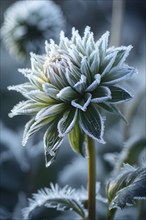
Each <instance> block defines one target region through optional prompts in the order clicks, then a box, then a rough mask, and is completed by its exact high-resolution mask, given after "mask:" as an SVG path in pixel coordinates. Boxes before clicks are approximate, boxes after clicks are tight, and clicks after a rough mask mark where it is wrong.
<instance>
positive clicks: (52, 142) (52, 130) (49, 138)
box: [44, 119, 63, 167]
mask: <svg viewBox="0 0 146 220" xmlns="http://www.w3.org/2000/svg"><path fill="white" fill-rule="evenodd" d="M57 123H58V119H56V120H54V121H52V122H51V123H50V124H49V127H48V129H47V131H46V132H45V135H44V150H45V160H46V167H48V166H50V165H51V164H52V162H53V161H54V160H55V158H56V155H57V152H58V149H59V147H60V145H61V143H62V140H63V138H62V137H59V133H58V130H57Z"/></svg>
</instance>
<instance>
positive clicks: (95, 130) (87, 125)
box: [79, 104, 105, 144]
mask: <svg viewBox="0 0 146 220" xmlns="http://www.w3.org/2000/svg"><path fill="white" fill-rule="evenodd" d="M79 124H80V126H81V128H82V129H83V131H84V132H85V133H86V134H87V135H89V136H90V137H92V138H93V139H95V140H97V141H98V142H100V143H102V144H103V143H105V142H104V140H103V138H102V136H103V132H104V123H103V119H102V118H101V116H100V114H99V112H98V111H97V109H96V108H95V106H94V105H93V104H91V105H90V106H89V107H88V109H87V110H86V111H85V112H82V111H80V112H79Z"/></svg>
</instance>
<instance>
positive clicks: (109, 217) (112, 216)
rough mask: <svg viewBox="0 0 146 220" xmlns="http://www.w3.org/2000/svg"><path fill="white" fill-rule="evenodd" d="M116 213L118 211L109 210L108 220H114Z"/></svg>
mask: <svg viewBox="0 0 146 220" xmlns="http://www.w3.org/2000/svg"><path fill="white" fill-rule="evenodd" d="M115 213H116V209H111V210H108V220H113V219H114V216H115Z"/></svg>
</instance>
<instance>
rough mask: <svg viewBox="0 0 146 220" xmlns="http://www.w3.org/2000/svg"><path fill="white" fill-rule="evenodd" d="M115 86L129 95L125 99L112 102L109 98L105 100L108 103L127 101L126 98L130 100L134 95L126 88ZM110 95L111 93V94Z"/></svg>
mask: <svg viewBox="0 0 146 220" xmlns="http://www.w3.org/2000/svg"><path fill="white" fill-rule="evenodd" d="M117 88H120V89H122V90H123V91H124V92H126V93H128V94H129V96H130V97H129V98H127V99H123V100H119V101H116V102H112V101H110V100H107V103H108V104H120V103H123V102H126V101H128V100H130V99H132V98H133V97H134V95H132V94H131V93H130V92H129V91H128V90H127V89H125V88H122V87H121V86H118V87H117ZM111 95H112V94H111Z"/></svg>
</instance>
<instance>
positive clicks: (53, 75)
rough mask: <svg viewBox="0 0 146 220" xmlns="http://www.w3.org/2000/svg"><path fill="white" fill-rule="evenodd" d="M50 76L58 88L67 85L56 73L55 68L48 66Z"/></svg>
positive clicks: (52, 82)
mask: <svg viewBox="0 0 146 220" xmlns="http://www.w3.org/2000/svg"><path fill="white" fill-rule="evenodd" d="M47 74H48V78H49V80H50V82H51V84H52V85H54V86H55V87H56V88H58V89H62V88H63V87H64V86H65V83H64V81H63V80H62V79H61V77H60V76H59V75H58V74H56V72H55V71H54V70H53V68H51V67H48V73H47Z"/></svg>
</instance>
